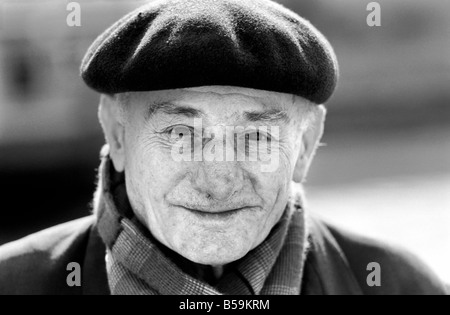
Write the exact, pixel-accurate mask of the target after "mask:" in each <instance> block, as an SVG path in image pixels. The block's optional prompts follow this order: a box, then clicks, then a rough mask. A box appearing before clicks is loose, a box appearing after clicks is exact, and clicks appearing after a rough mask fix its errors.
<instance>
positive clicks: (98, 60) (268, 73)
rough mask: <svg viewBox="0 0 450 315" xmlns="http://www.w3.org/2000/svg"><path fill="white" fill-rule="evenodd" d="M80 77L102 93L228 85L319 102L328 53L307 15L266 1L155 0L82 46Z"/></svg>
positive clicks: (325, 91)
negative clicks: (85, 46)
mask: <svg viewBox="0 0 450 315" xmlns="http://www.w3.org/2000/svg"><path fill="white" fill-rule="evenodd" d="M81 76H82V78H83V80H84V81H85V82H86V84H87V85H88V86H89V87H91V88H92V89H94V90H96V91H98V92H100V93H105V94H115V93H123V92H131V91H154V90H166V89H177V88H187V87H199V86H208V85H228V86H238V87H246V88H253V89H259V90H267V91H274V92H280V93H289V94H294V95H298V96H301V97H304V98H306V99H308V100H310V101H312V102H314V103H316V104H321V103H324V102H326V101H327V100H328V99H329V97H330V96H331V94H332V93H333V91H334V89H335V87H336V83H337V77H338V66H337V61H336V56H335V54H334V52H333V49H332V47H331V45H330V44H329V43H328V41H327V40H326V39H325V37H324V36H323V35H322V34H321V33H320V32H319V31H318V30H317V29H316V28H315V27H314V26H312V25H311V24H310V23H309V22H308V21H306V20H305V19H303V18H301V17H300V16H298V15H297V14H295V13H294V12H292V11H290V10H288V9H286V8H285V7H283V6H281V5H280V4H277V3H275V2H272V1H269V0H159V1H153V2H150V3H148V4H146V5H144V6H142V7H140V8H138V9H137V10H135V11H133V12H131V13H129V14H128V15H126V16H124V17H123V18H121V19H120V20H119V21H117V22H116V23H115V24H114V25H112V26H111V27H110V28H109V29H107V30H106V31H105V32H103V33H102V34H101V35H100V36H99V37H98V38H97V39H96V40H95V41H94V43H93V44H92V45H91V47H90V48H89V49H88V51H87V53H86V55H85V57H84V59H83V62H82V65H81Z"/></svg>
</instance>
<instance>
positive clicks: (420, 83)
mask: <svg viewBox="0 0 450 315" xmlns="http://www.w3.org/2000/svg"><path fill="white" fill-rule="evenodd" d="M77 2H78V3H80V5H81V26H80V27H69V26H68V25H67V24H66V17H67V15H68V14H69V12H68V11H67V10H66V6H67V4H68V3H69V1H62V0H59V1H55V0H49V1H45V0H40V1H37V0H34V1H32V0H9V1H8V0H2V1H1V2H0V197H1V200H2V205H1V211H2V217H1V219H0V244H2V243H5V242H8V241H12V240H14V239H17V238H20V237H22V236H24V235H26V234H29V233H31V232H35V231H38V230H40V229H42V228H45V227H49V226H51V225H54V224H56V223H60V222H64V221H68V220H70V219H74V218H77V217H81V216H86V215H88V214H89V211H90V205H89V204H90V201H91V198H92V194H93V191H94V188H95V179H96V168H97V166H98V162H99V159H98V155H99V149H100V147H101V145H102V144H103V142H104V140H103V137H102V134H101V130H100V126H99V124H98V122H97V104H98V95H97V94H96V93H95V92H93V91H91V90H89V89H88V88H87V87H86V86H84V84H83V82H82V81H81V79H80V78H79V76H78V68H79V65H80V62H81V59H82V57H83V55H84V53H85V51H86V49H87V48H88V46H89V45H90V43H91V42H92V41H93V40H94V39H95V37H96V36H97V35H99V34H100V33H101V32H102V31H103V30H104V29H106V28H107V27H108V26H109V25H111V24H112V23H113V22H114V21H115V20H117V19H118V18H119V17H121V16H122V15H124V14H125V13H126V12H128V11H130V10H131V9H134V8H135V7H137V6H139V5H141V4H142V3H143V1H119V0H115V1H92V0H90V1H87V0H84V1H77ZM279 2H281V3H282V4H284V5H286V6H287V7H289V8H291V9H293V10H295V11H296V12H298V13H299V14H300V15H302V16H303V17H305V18H307V19H309V20H310V21H311V22H312V23H313V24H314V25H316V26H317V27H318V28H319V29H320V30H321V31H322V32H323V33H324V34H325V35H326V36H327V38H328V39H329V41H330V42H331V43H332V45H333V46H334V48H335V51H336V53H337V56H338V59H339V62H340V68H341V78H340V83H339V88H338V91H337V93H336V94H335V96H334V97H333V99H332V100H331V101H330V102H329V103H328V110H329V115H328V121H327V129H326V134H325V137H324V140H323V142H324V143H325V144H326V146H324V147H322V148H321V149H320V150H319V153H318V155H317V157H316V160H315V163H314V165H313V167H312V170H311V174H310V178H309V181H308V183H307V185H306V190H307V196H308V199H309V206H310V211H311V212H315V213H317V214H319V215H321V216H323V217H325V218H327V219H328V220H330V221H333V222H334V223H337V224H339V225H342V226H345V227H348V228H350V229H352V230H354V231H356V232H360V233H363V234H366V235H369V236H375V237H378V238H382V239H385V240H387V241H389V242H390V243H396V244H400V245H401V246H404V247H406V248H409V249H410V250H412V251H413V252H415V253H416V254H417V255H419V256H420V257H421V258H422V259H423V260H425V261H426V262H427V263H428V264H429V265H430V266H431V267H432V268H433V269H434V270H435V271H436V272H437V273H438V274H439V275H440V276H441V277H442V278H443V279H445V280H446V281H447V282H450V163H449V162H450V2H449V1H446V0H428V1H420V0H397V1H392V0H382V1H377V2H378V3H379V4H380V6H381V26H380V27H369V26H368V25H367V23H366V18H367V15H368V13H369V12H367V11H366V7H367V4H368V3H369V2H370V1H361V0H280V1H279Z"/></svg>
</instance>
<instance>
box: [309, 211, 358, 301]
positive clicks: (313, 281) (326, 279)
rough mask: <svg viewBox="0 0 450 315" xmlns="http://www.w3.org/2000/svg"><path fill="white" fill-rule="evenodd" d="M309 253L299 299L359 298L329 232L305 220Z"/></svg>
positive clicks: (319, 225)
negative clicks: (322, 297)
mask: <svg viewBox="0 0 450 315" xmlns="http://www.w3.org/2000/svg"><path fill="white" fill-rule="evenodd" d="M308 224H309V226H308V229H309V239H308V240H309V246H310V247H309V251H308V256H307V259H306V265H305V272H304V278H303V286H302V293H301V294H302V295H362V294H363V291H362V289H361V287H360V286H359V284H358V282H357V280H356V278H355V275H354V274H353V272H352V271H351V269H350V266H349V264H348V261H347V258H346V257H345V255H344V253H343V252H342V250H341V249H340V247H339V244H338V243H337V242H336V240H335V239H334V237H333V235H332V234H331V232H330V231H329V230H328V228H327V227H326V226H325V225H324V224H323V223H322V222H320V221H319V220H316V219H314V218H308Z"/></svg>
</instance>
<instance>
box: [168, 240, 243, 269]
mask: <svg viewBox="0 0 450 315" xmlns="http://www.w3.org/2000/svg"><path fill="white" fill-rule="evenodd" d="M233 243H234V244H233ZM236 243H237V242H228V243H227V244H224V243H223V242H217V243H210V242H199V243H198V244H192V243H191V244H189V245H188V246H181V247H180V250H176V251H177V252H178V253H179V254H180V255H182V256H183V257H185V258H186V259H189V260H190V261H192V262H194V263H197V264H202V265H211V266H222V265H226V264H229V263H232V262H234V261H237V260H239V259H241V258H242V257H244V256H245V255H247V254H248V252H249V251H250V250H251V247H250V246H249V244H248V243H243V244H242V243H241V244H236Z"/></svg>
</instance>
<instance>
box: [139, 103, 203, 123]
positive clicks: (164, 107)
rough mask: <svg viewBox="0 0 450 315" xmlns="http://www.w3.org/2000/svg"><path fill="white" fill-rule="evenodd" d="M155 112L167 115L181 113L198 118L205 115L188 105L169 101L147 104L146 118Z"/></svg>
mask: <svg viewBox="0 0 450 315" xmlns="http://www.w3.org/2000/svg"><path fill="white" fill-rule="evenodd" d="M157 113H164V114H167V115H182V116H186V117H188V118H200V117H203V116H205V113H203V111H201V110H199V109H195V108H192V107H188V106H179V105H175V104H173V103H171V102H156V103H152V104H150V105H149V106H148V110H147V115H146V118H147V119H150V118H151V117H152V116H154V115H155V114H157Z"/></svg>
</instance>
